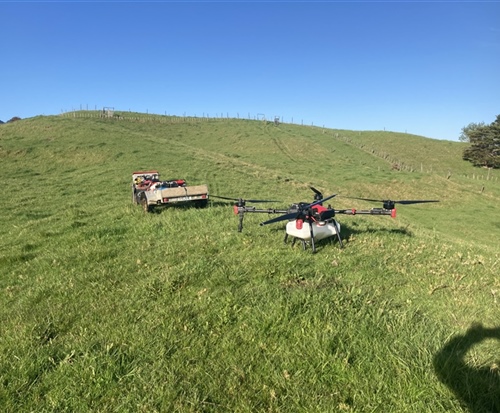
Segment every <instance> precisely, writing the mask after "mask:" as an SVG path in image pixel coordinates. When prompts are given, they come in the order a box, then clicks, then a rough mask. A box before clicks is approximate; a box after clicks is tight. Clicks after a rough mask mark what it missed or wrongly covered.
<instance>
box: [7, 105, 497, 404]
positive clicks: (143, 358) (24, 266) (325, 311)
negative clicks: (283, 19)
mask: <svg viewBox="0 0 500 413" xmlns="http://www.w3.org/2000/svg"><path fill="white" fill-rule="evenodd" d="M73 115H74V116H67V117H36V118H31V119H25V120H22V121H17V122H13V123H9V124H4V125H1V126H0V157H1V159H2V169H1V174H2V178H3V182H4V183H5V188H4V192H3V196H2V197H1V198H0V270H1V274H2V276H1V277H0V291H1V295H0V297H1V298H0V321H1V326H2V327H1V332H0V333H1V334H0V380H1V383H2V386H0V405H2V406H4V410H5V411H10V412H19V411H93V412H94V411H103V412H104V411H106V412H108V411H120V412H122V411H147V412H151V411H169V412H170V411H182V412H184V411H193V412H195V411H196V412H199V411H228V412H229V411H231V412H234V411H248V412H250V411H251V412H254V411H286V412H289V411H308V412H310V411H318V412H325V411H358V412H365V411H367V412H368V411H370V412H371V411H384V412H387V411H393V412H401V411H412V412H428V411H437V412H438V411H442V412H447V411H473V412H481V411H485V412H486V411H499V409H500V400H499V396H498V395H499V394H500V391H499V389H500V373H499V368H498V364H499V359H500V331H499V323H498V315H499V310H498V300H499V299H500V298H499V294H500V281H499V279H498V276H497V271H498V270H497V266H498V262H499V255H500V254H499V252H498V239H500V220H499V218H498V213H497V211H498V202H499V201H500V182H498V174H496V173H490V174H489V175H488V174H487V171H478V170H475V169H474V168H472V167H471V166H470V165H469V164H467V163H465V162H463V161H461V151H462V150H463V147H464V146H463V145H464V144H462V143H457V142H445V141H435V140H430V139H425V138H421V137H417V136H412V135H406V134H395V133H390V132H353V131H341V130H329V129H322V128H315V127H304V126H298V125H289V124H281V125H279V126H275V125H274V124H272V123H265V122H262V121H248V120H229V119H224V120H223V119H217V120H216V119H212V120H207V119H193V118H191V119H187V118H169V117H163V116H145V115H141V114H121V117H120V118H112V119H105V118H97V117H90V115H91V114H89V113H85V112H79V113H75V114H73ZM150 168H155V169H158V170H160V171H161V172H162V176H163V177H164V178H185V179H186V180H187V181H188V183H192V184H198V183H207V184H208V185H209V188H210V192H211V194H216V195H222V196H231V197H243V198H263V199H266V198H267V199H279V200H281V203H277V204H276V205H275V204H272V205H273V206H276V207H280V208H286V206H287V205H289V204H290V203H292V202H297V201H310V200H312V192H311V191H310V189H309V188H308V186H309V185H313V186H314V187H316V188H318V189H320V190H321V191H323V193H324V194H325V195H327V194H328V195H329V194H333V193H337V194H338V196H337V197H336V198H334V199H333V200H332V204H333V205H334V206H335V207H336V208H351V207H354V208H360V209H361V208H369V207H373V206H380V205H377V204H375V205H373V204H370V203H368V202H364V201H355V200H352V199H349V198H347V197H348V196H354V197H367V198H377V199H386V198H390V199H422V198H423V199H439V200H441V202H440V203H438V204H426V205H425V204H424V205H413V206H401V207H400V208H398V217H397V218H396V219H394V220H393V219H391V218H387V217H370V216H368V217H366V216H357V217H349V216H341V217H339V221H340V222H341V225H342V238H343V240H344V243H345V248H344V249H339V248H338V246H337V244H336V243H331V242H330V241H326V242H320V243H319V245H318V253H317V254H315V255H313V254H311V253H310V252H309V251H305V252H304V251H302V249H301V248H300V247H298V246H296V247H295V248H292V247H291V246H290V245H289V244H288V245H284V244H283V242H282V241H283V236H284V231H283V225H282V224H276V225H274V226H269V227H260V226H259V225H258V223H259V222H261V221H263V220H264V219H265V218H267V215H260V214H254V215H251V214H247V216H246V217H245V228H244V231H243V233H238V232H237V230H236V228H237V218H236V217H235V216H234V215H233V214H232V210H231V205H230V204H225V203H223V202H219V201H217V202H212V204H211V205H210V207H209V208H207V209H203V210H199V209H191V208H169V209H166V210H163V211H161V212H160V213H157V214H149V215H145V214H144V213H143V212H142V210H141V209H140V208H139V207H136V206H133V205H132V203H131V202H130V201H131V199H130V198H131V193H130V179H131V178H130V176H131V172H132V171H134V170H140V169H150ZM494 172H496V171H494ZM479 325H482V326H483V327H479Z"/></svg>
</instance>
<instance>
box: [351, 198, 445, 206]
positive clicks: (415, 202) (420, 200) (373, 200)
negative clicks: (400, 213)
mask: <svg viewBox="0 0 500 413" xmlns="http://www.w3.org/2000/svg"><path fill="white" fill-rule="evenodd" d="M346 198H349V199H359V200H361V201H369V202H384V203H385V202H389V203H391V202H392V203H394V204H401V205H410V204H424V203H427V202H439V201H437V200H426V199H418V200H401V201H391V200H388V199H370V198H358V197H355V196H346Z"/></svg>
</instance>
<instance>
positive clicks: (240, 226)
mask: <svg viewBox="0 0 500 413" xmlns="http://www.w3.org/2000/svg"><path fill="white" fill-rule="evenodd" d="M243 216H244V215H243V212H240V223H239V224H238V232H241V231H242V230H243Z"/></svg>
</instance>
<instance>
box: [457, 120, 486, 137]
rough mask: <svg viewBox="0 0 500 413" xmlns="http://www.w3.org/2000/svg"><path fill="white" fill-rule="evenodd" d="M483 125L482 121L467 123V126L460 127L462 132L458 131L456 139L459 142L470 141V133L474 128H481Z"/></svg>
mask: <svg viewBox="0 0 500 413" xmlns="http://www.w3.org/2000/svg"><path fill="white" fill-rule="evenodd" d="M485 125H486V124H485V123H484V122H479V123H469V124H468V125H467V126H464V127H463V128H462V133H460V136H459V137H458V140H459V141H460V142H470V133H471V132H472V131H475V130H476V129H479V128H482V127H483V126H485Z"/></svg>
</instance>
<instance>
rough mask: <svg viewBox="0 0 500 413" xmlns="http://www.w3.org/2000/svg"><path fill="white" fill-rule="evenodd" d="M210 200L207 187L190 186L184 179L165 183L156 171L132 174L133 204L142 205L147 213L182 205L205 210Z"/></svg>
mask: <svg viewBox="0 0 500 413" xmlns="http://www.w3.org/2000/svg"><path fill="white" fill-rule="evenodd" d="M208 199H209V194H208V186H207V185H188V184H187V183H186V181H185V180H184V179H169V180H166V181H163V180H161V179H160V174H159V172H158V171H156V170H151V171H136V172H133V173H132V202H133V203H134V204H139V205H141V206H142V208H143V209H144V211H145V212H151V211H152V210H153V209H154V208H156V207H166V206H168V205H180V204H193V206H196V207H198V208H204V207H206V206H207V205H208Z"/></svg>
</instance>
